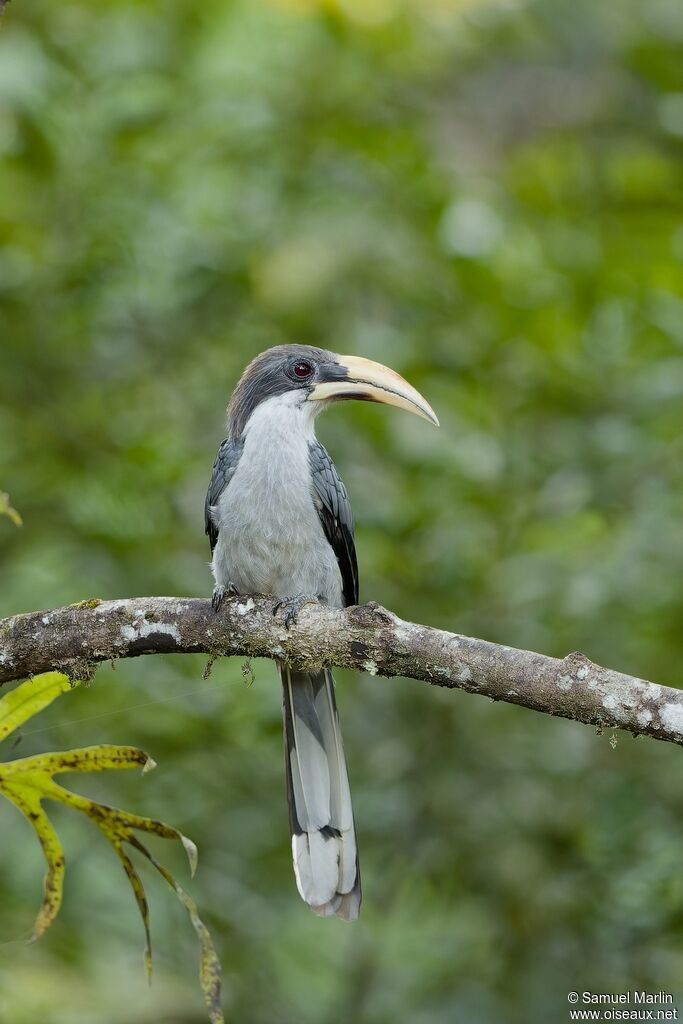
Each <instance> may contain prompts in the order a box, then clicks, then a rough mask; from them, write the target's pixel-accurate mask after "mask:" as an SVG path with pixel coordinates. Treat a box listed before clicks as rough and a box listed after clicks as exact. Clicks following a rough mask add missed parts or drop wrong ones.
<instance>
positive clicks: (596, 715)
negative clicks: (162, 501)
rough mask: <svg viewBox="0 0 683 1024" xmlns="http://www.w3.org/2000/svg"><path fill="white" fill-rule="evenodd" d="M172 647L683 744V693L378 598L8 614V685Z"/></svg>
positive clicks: (0, 627)
mask: <svg viewBox="0 0 683 1024" xmlns="http://www.w3.org/2000/svg"><path fill="white" fill-rule="evenodd" d="M171 653H172V654H182V653H184V654H208V655H210V656H212V657H216V656H219V655H238V656H240V657H245V656H246V657H263V658H277V659H280V660H283V661H289V662H290V663H292V664H297V665H299V666H301V667H306V666H312V665H341V666H345V667H347V668H353V669H359V670H360V671H363V672H368V673H370V674H371V675H379V676H408V677H410V678H412V679H421V680H425V681H426V682H429V683H432V684H434V685H436V686H445V687H450V688H457V689H461V690H466V691H467V692H468V693H479V694H482V695H483V696H486V697H489V698H491V699H493V700H503V701H507V702H508V703H509V704H517V705H520V706H522V707H526V708H530V709H532V710H534V711H540V712H543V713H544V714H547V715H559V716H561V717H562V718H569V719H573V720H574V721H577V722H583V723H585V724H586V725H593V726H598V727H603V728H617V729H625V730H627V731H629V732H631V733H633V734H634V735H647V736H653V737H654V738H655V739H659V740H666V741H668V742H670V743H678V744H683V691H680V690H676V689H674V688H672V687H668V686H660V685H658V684H657V683H649V682H647V681H646V680H643V679H637V678H635V677H633V676H628V675H623V674H622V673H620V672H615V671H612V670H611V669H606V668H601V667H600V666H599V665H595V664H593V662H591V661H589V659H588V658H586V657H585V656H584V655H583V654H578V653H574V654H570V655H568V656H567V657H566V658H563V659H557V658H549V657H546V656H545V655H543V654H536V653H534V652H532V651H522V650H517V649H515V648H514V647H504V646H501V645H499V644H493V643H489V642H488V641H486V640H477V639H473V638H472V637H466V636H461V635H459V634H457V633H446V632H444V631H443V630H440V629H433V628H431V627H429V626H421V625H418V624H416V623H413V622H405V621H403V620H402V619H399V618H398V616H396V615H394V614H393V613H391V612H389V611H386V610H385V609H384V608H381V607H380V606H379V605H376V604H368V605H364V606H360V607H355V608H347V609H344V610H340V609H335V608H328V607H324V606H320V605H312V604H311V605H306V606H305V607H304V608H303V610H302V611H301V613H300V615H299V618H298V621H297V622H296V624H295V625H293V626H292V627H291V629H289V630H287V629H285V627H284V624H283V621H282V617H281V616H278V615H274V614H273V602H272V600H270V599H269V598H264V597H247V598H232V599H230V600H227V601H225V603H224V605H223V608H222V609H221V612H220V613H219V614H215V613H214V611H213V610H212V608H211V603H210V601H205V600H200V599H198V598H177V597H140V598H130V599H126V600H122V601H99V600H91V601H82V602H80V603H79V604H76V605H69V606H67V607H65V608H57V609H55V610H53V611H48V612H32V613H30V614H26V615H15V616H13V617H12V618H9V619H3V620H0V684H2V683H5V682H9V681H10V680H13V679H23V678H25V677H27V676H31V675H35V674H37V673H39V672H46V671H49V670H53V669H54V670H61V671H66V672H68V673H71V674H72V675H74V676H77V677H78V678H83V673H84V671H87V670H88V669H89V670H90V672H91V673H92V671H93V669H94V665H95V664H96V663H97V662H100V661H111V660H116V659H118V658H133V657H136V656H138V655H141V654H171Z"/></svg>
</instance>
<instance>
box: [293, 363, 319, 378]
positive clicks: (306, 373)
mask: <svg viewBox="0 0 683 1024" xmlns="http://www.w3.org/2000/svg"><path fill="white" fill-rule="evenodd" d="M313 372H314V371H313V366H312V364H311V363H309V362H308V360H307V359H297V361H296V362H295V363H293V364H292V376H293V377H294V378H295V379H296V380H308V378H309V377H312V376H313Z"/></svg>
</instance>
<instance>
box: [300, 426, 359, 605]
mask: <svg viewBox="0 0 683 1024" xmlns="http://www.w3.org/2000/svg"><path fill="white" fill-rule="evenodd" d="M309 454H310V461H311V473H312V475H313V499H314V501H315V504H316V508H317V509H318V515H319V516H320V522H321V523H322V527H323V530H324V531H325V536H326V537H327V539H328V541H329V542H330V544H331V545H332V548H333V549H334V553H335V555H336V556H337V562H338V563H339V569H340V572H341V576H342V589H343V593H344V604H345V605H347V606H348V605H351V604H358V562H357V560H356V545H355V544H354V540H353V512H352V511H351V503H350V502H349V496H348V494H347V493H346V488H345V487H344V484H343V483H342V481H341V478H340V476H339V473H338V472H337V470H336V468H335V465H334V463H333V461H332V459H331V458H330V456H329V455H328V453H327V451H326V450H325V448H324V447H323V446H322V445H321V444H320V442H319V441H315V442H313V443H312V444H311V445H310V447H309Z"/></svg>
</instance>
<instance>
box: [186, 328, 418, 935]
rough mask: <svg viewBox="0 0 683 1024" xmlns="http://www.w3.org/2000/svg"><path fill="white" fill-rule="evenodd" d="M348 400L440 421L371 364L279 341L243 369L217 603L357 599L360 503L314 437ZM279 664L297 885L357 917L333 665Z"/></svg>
mask: <svg viewBox="0 0 683 1024" xmlns="http://www.w3.org/2000/svg"><path fill="white" fill-rule="evenodd" d="M346 398H357V399H361V400H363V401H369V402H384V403H385V404H387V405H396V406H399V407H400V408H402V409H407V410H408V411H409V412H413V413H417V415H419V416H422V417H424V418H425V419H427V420H431V421H432V422H433V423H435V424H438V420H437V418H436V415H435V413H434V411H433V410H432V408H431V406H430V405H428V403H427V402H426V401H425V399H424V398H423V397H422V395H420V393H419V392H418V391H416V390H415V388H413V387H411V385H410V384H408V383H407V381H405V380H404V379H403V378H402V377H400V376H399V374H397V373H395V372H394V371H393V370H390V369H388V368H387V367H386V366H382V365H381V364H380V363H374V362H371V361H370V360H368V359H361V358H359V357H357V356H339V355H335V354H334V353H333V352H326V351H325V350H324V349H320V348H313V347H310V346H308V345H279V346H277V347H276V348H271V349H269V350H268V351H266V352H263V353H261V355H259V356H257V357H256V359H254V360H253V362H252V363H250V365H249V366H248V367H247V369H246V370H245V371H244V373H243V375H242V377H241V379H240V381H239V382H238V384H237V387H236V388H235V391H234V393H233V395H232V398H231V400H230V404H229V406H228V437H227V438H226V439H225V441H223V443H222V444H221V446H220V448H219V450H218V455H217V457H216V461H215V463H214V467H213V475H212V477H211V482H210V484H209V490H208V494H207V496H206V507H205V517H206V532H207V534H208V536H209V541H210V544H211V552H212V562H211V567H212V570H213V575H214V578H215V581H216V586H215V590H214V593H213V606H214V608H215V609H216V611H218V610H219V609H220V606H221V602H222V601H223V598H224V597H225V595H226V594H268V595H272V596H273V597H275V598H277V604H276V605H275V613H276V614H283V615H284V623H285V626H287V628H289V626H290V625H291V623H292V622H293V621H295V619H296V616H297V614H298V612H299V611H300V609H301V608H302V606H303V605H304V604H305V603H306V602H307V601H313V600H317V601H322V602H327V603H328V604H330V605H333V606H335V607H345V606H347V605H352V604H357V603H358V566H357V563H356V552H355V547H354V540H353V516H352V513H351V506H350V504H349V499H348V495H347V493H346V488H345V487H344V484H343V483H342V482H341V480H340V478H339V475H338V473H337V470H336V469H335V467H334V463H333V462H332V460H331V458H330V456H329V455H328V454H327V452H326V450H325V449H324V448H323V446H322V445H321V444H320V442H319V441H318V440H316V436H315V431H314V424H315V418H316V416H317V415H318V413H319V412H320V411H321V410H322V409H324V408H326V406H328V405H329V404H330V403H332V402H335V401H338V400H341V399H346ZM278 669H279V673H280V677H281V680H282V685H283V693H284V699H283V715H284V732H285V771H286V777H287V796H288V800H289V820H290V826H291V833H292V854H293V858H294V873H295V876H296V882H297V887H298V889H299V892H300V894H301V896H302V898H303V899H304V900H305V902H306V903H307V904H308V905H309V906H310V908H311V910H313V912H314V913H315V914H318V915H320V916H322V917H328V916H331V915H332V914H337V915H338V916H339V917H342V918H344V919H346V920H347V921H350V920H353V919H354V918H356V917H357V916H358V911H359V908H360V901H361V885H360V872H359V868H358V849H357V845H356V834H355V830H354V822H353V811H352V808H351V794H350V792H349V782H348V777H347V773H346V762H345V759H344V750H343V746H342V739H341V733H340V730H339V718H338V715H337V706H336V701H335V695H334V681H333V679H332V673H331V672H330V671H329V669H326V668H322V669H320V670H319V671H313V672H298V671H296V670H294V669H292V668H290V667H289V666H288V665H286V664H284V663H278Z"/></svg>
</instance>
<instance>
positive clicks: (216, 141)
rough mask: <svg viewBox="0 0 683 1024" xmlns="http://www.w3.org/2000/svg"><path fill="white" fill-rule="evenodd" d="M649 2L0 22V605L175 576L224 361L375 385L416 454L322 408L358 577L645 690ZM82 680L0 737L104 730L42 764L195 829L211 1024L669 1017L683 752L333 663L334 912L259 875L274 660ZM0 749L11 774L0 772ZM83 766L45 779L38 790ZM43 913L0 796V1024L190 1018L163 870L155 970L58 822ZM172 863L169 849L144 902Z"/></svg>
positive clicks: (662, 262) (666, 387)
mask: <svg viewBox="0 0 683 1024" xmlns="http://www.w3.org/2000/svg"><path fill="white" fill-rule="evenodd" d="M682 148H683V8H682V7H681V5H680V3H679V2H678V0H650V2H648V3H647V4H643V3H639V2H637V0H605V2H603V3H600V4H596V3H593V2H588V0H536V2H528V3H524V2H517V3H512V2H510V3H505V4H502V3H490V2H471V3H468V4H462V3H460V4H458V3H454V2H450V3H449V2H448V0H440V2H439V0H423V2H418V0H415V2H414V3H409V2H408V0H404V2H399V0H395V2H392V0H381V2H380V0H372V2H370V0H368V2H367V3H365V4H363V3H352V2H351V0H344V2H342V0H339V3H338V4H334V3H331V2H329V3H327V4H318V3H315V2H314V0H308V3H305V2H303V0H300V3H299V4H294V3H291V4H289V5H285V4H283V5H281V6H278V5H273V4H269V3H266V2H265V0H264V2H256V0H255V2H246V0H243V2H230V0H205V2H204V3H202V4H195V3H191V2H190V0H169V2H167V3H164V4H157V3H152V2H151V0H139V2H134V0H128V2H126V0H100V2H98V3H88V2H86V0H81V2H78V0H64V2H60V3H58V4H55V3H48V2H47V0H34V2H32V3H28V2H26V0H15V2H14V3H13V4H12V5H11V6H10V7H9V8H8V9H7V10H6V12H5V15H4V17H3V20H2V24H1V26H0V154H1V157H0V359H1V364H0V488H2V489H3V490H7V491H9V492H10V494H11V498H12V503H13V504H14V505H15V506H16V508H17V509H18V510H19V511H20V512H21V514H22V517H23V520H24V526H23V528H22V529H21V530H17V529H16V528H15V527H14V526H13V525H12V523H11V522H10V521H9V520H8V519H5V518H3V519H2V520H0V565H1V586H0V614H10V613H13V612H17V611H22V610H29V609H35V608H40V607H50V606H54V605H58V604H62V603H65V602H69V601H77V600H80V599H82V598H86V597H89V596H93V595H97V596H102V597H117V596H131V595H136V594H139V595H143V594H152V593H162V594H164V593H167V594H198V595H201V594H208V593H209V592H210V588H211V581H210V575H209V572H208V569H207V564H206V563H207V559H208V551H207V547H206V544H205V538H204V536H203V532H202V531H203V525H202V503H203V497H204V489H205V486H206V482H207V479H208V474H209V472H210V467H211V463H212V460H213V456H214V452H215V448H216V446H217V444H218V442H219V441H220V439H221V437H222V436H223V435H222V427H223V408H224V406H225V404H226V402H227V397H228V395H229V393H230V390H231V388H232V386H233V383H234V381H235V379H236V377H237V375H238V373H239V371H240V370H241V368H242V367H243V365H244V364H245V363H246V362H247V361H248V360H249V359H250V358H251V357H252V356H253V355H255V354H256V353H257V352H258V351H260V350H261V349H263V348H265V347H267V346H269V345H272V344H276V343H280V342H285V341H294V340H296V341H305V342H311V343H315V344H323V345H325V346H328V347H330V348H332V349H335V350H337V351H341V352H346V351H350V352H355V353H358V354H363V355H366V356H369V357H371V358H374V359H379V360H381V361H383V362H387V363H389V364H391V365H392V366H394V367H395V368H397V369H398V370H400V371H401V372H403V373H404V374H405V375H406V376H407V377H408V378H409V379H410V380H411V381H412V382H414V383H415V384H416V385H417V386H418V387H419V388H420V389H421V390H422V391H423V392H424V393H425V394H426V395H427V397H428V398H429V400H430V401H431V402H432V404H433V405H434V407H435V408H436V409H437V411H438V413H439V415H440V417H441V422H442V427H441V430H440V431H438V432H437V431H434V430H432V429H430V428H429V427H428V426H427V425H426V424H424V423H422V422H421V421H419V420H417V419H414V418H412V417H407V416H403V415H401V414H400V413H398V412H395V411H391V410H386V409H378V408H375V407H365V406H358V407H352V406H351V405H347V406H344V407H343V408H341V407H340V408H337V409H335V410H334V411H332V412H331V413H330V414H329V415H328V417H327V418H326V420H325V422H324V423H323V424H321V434H322V436H323V438H324V440H325V443H326V444H327V445H328V447H329V448H330V450H331V452H332V454H333V457H334V458H335V460H336V462H337V464H338V466H339V468H340V471H341V473H342V475H343V477H344V478H345V481H346V483H347V486H348V488H349V490H350V492H351V496H352V500H353V502H354V507H355V511H356V515H357V519H358V549H359V558H360V564H361V570H362V577H361V579H362V597H363V599H370V598H373V599H375V600H379V601H381V602H383V603H384V604H386V605H388V606H390V607H392V608H393V609H395V610H396V611H397V612H399V613H400V614H402V615H404V616H407V617H414V618H417V619H419V620H421V621H425V622H431V623H433V624H434V625H440V626H444V627H448V628H452V629H457V630H460V631H462V632H468V633H471V634H474V635H477V636H482V637H486V638H488V639H492V640H497V641H501V642H504V643H509V644H513V645H515V646H521V647H524V646H526V647H530V648H533V649H536V650H541V651H544V652H546V653H548V654H556V655H564V654H566V653H568V652H569V651H571V650H574V649H580V650H582V651H584V652H586V653H587V654H588V655H589V656H590V657H592V658H593V659H595V660H598V661H602V662H603V663H607V664H609V665H610V666H612V667H615V668H620V669H624V670H626V671H629V672H632V673H637V674H643V675H645V676H647V677H649V678H654V679H656V680H658V681H660V682H663V683H668V684H673V685H676V684H677V683H679V682H680V680H681V653H682V652H683V636H682V628H681V627H682V622H683V582H682V579H683V433H682V431H681V408H682V406H681V393H682V391H683V294H682V286H681V282H682V280H683V275H682V268H681V263H682V261H683V227H682V226H681V220H680V213H681V199H682V198H683V174H682V172H681V166H682V165H681V150H682ZM203 664H204V663H203V660H202V659H199V658H196V659H195V658H161V657H159V658H153V659H147V660H143V661H139V662H136V663H132V662H131V663H128V664H120V665H117V666H116V670H115V671H114V670H113V668H108V667H105V668H102V669H100V671H99V672H98V674H97V678H96V680H95V682H94V684H93V685H92V686H91V687H90V688H88V689H85V688H82V689H81V690H79V691H76V692H74V693H72V694H68V695H66V696H65V697H64V698H62V699H61V700H60V701H59V702H58V703H57V705H56V706H55V707H53V708H52V709H51V711H50V712H48V713H46V715H44V716H42V717H41V719H40V720H39V721H38V722H37V723H36V725H35V729H33V727H32V728H31V729H29V730H27V732H26V734H25V735H24V737H23V740H22V742H21V744H20V745H19V746H18V747H17V754H20V755H22V756H24V755H28V754H29V753H32V752H36V751H39V750H44V749H49V748H53V749H54V748H63V747H67V746H82V745H85V744H90V743H97V742H111V743H119V742H121V743H133V744H135V745H137V746H140V747H143V748H145V749H146V750H148V751H149V752H150V753H151V754H152V756H153V757H154V758H155V759H156V760H157V761H158V763H159V769H158V770H157V771H156V772H155V773H153V774H152V775H151V776H148V777H145V778H144V780H140V779H139V778H136V779H127V778H126V779H124V778H121V779H118V778H117V779H111V778H109V779H102V778H98V779H91V780H84V781H83V783H82V785H83V787H84V788H83V791H84V792H88V793H89V794H92V795H93V796H96V797H97V798H99V799H104V800H106V801H109V802H112V803H115V804H118V805H121V804H123V805H124V806H126V807H130V808H131V810H137V811H139V812H140V813H146V814H150V815H154V816H155V817H161V818H164V819H165V820H168V821H171V822H173V823H174V824H175V825H177V826H178V827H179V828H180V829H182V831H183V832H185V833H187V834H188V835H190V836H191V837H192V838H193V839H194V840H195V841H196V842H197V843H198V845H199V849H200V868H199V872H198V875H197V877H196V879H195V881H194V883H192V888H191V891H192V892H193V894H194V895H195V896H196V897H197V902H198V903H199V905H200V907H201V909H202V913H203V915H204V917H205V919H206V921H207V923H208V924H209V926H210V927H211V929H212V932H213V934H214V935H215V937H216V939H217V943H218V946H219V949H220V951H221V953H222V958H223V961H224V966H225V972H226V984H225V1005H226V1011H227V1013H228V1015H229V1016H231V1017H232V1019H233V1020H235V1021H240V1022H241V1024H252V1022H259V1024H260V1022H265V1021H268V1022H272V1024H288V1022H290V1021H297V1022H298V1021H301V1022H304V1024H328V1022H329V1024H333V1022H334V1024H336V1022H346V1021H352V1020H353V1021H359V1022H363V1024H385V1022H387V1024H388V1022H392V1024H398V1022H401V1024H403V1022H405V1024H408V1022H410V1024H442V1022H443V1024H446V1022H449V1024H450V1022H467V1024H499V1022H501V1021H502V1022H505V1024H508V1022H509V1024H517V1022H520V1024H522V1022H524V1024H528V1022H531V1024H545V1022H548V1021H553V1022H555V1021H558V1022H559V1021H564V1020H566V1019H567V1003H566V994H567V992H568V991H569V990H570V989H574V988H576V989H579V990H583V989H593V990H595V991H623V990H625V989H628V988H635V987H638V988H648V989H651V990H657V989H660V988H661V989H664V990H667V991H671V992H674V993H677V994H678V995H679V996H682V997H683V982H682V978H683V761H682V760H681V752H680V751H679V750H677V749H675V748H673V747H668V746H665V745H663V744H662V745H658V744H656V743H654V742H650V741H644V740H638V741H634V740H632V739H631V738H630V737H628V736H620V737H619V742H618V744H617V746H616V748H615V749H612V746H611V745H610V742H609V740H610V737H609V736H602V737H596V736H595V734H594V733H593V732H591V731H590V730H588V729H586V728H584V727H582V726H578V725H574V724H571V723H566V722H560V721H553V720H550V719H546V718H542V717H540V716H535V715H533V714H532V713H530V712H526V711H523V710H519V709H515V708H512V707H503V706H499V705H492V704H489V703H488V702H484V701H482V700H479V699H477V698H476V697H471V696H465V695H462V694H457V693H445V692H441V691H438V690H436V689H434V690H430V689H429V688H427V687H425V686H424V685H421V684H417V683H413V682H409V681H400V680H396V681H382V680H377V679H369V678H356V677H353V676H352V675H351V674H349V673H339V677H340V678H339V684H340V685H339V690H340V706H341V714H342V720H343V725H344V734H345V741H346V749H347V753H348V757H349V762H350V766H351V767H350V773H351V782H352V787H353V790H354V795H355V807H356V819H357V824H358V829H359V833H360V842H361V854H362V866H363V872H364V889H365V903H364V912H363V916H362V920H361V922H360V923H359V925H358V926H355V927H347V926H345V925H343V924H342V923H339V922H335V921H321V920H317V919H316V918H314V917H313V916H312V915H310V914H309V913H308V912H307V911H306V909H305V907H304V906H303V904H302V903H301V902H300V900H299V898H298V896H297V894H296V891H295V888H294V882H293V878H292V871H291V864H290V858H289V850H288V833H287V823H286V808H285V798H284V782H283V778H282V765H281V757H282V752H281V737H280V729H281V726H280V695H279V693H278V688H277V683H276V677H275V672H274V670H273V668H272V666H271V665H269V664H267V663H263V664H261V663H259V664H256V665H255V666H254V667H255V671H256V681H255V682H254V684H253V685H252V686H251V687H247V686H246V685H245V682H244V679H243V675H242V672H241V666H240V664H239V663H238V662H235V661H225V662H219V663H217V664H216V665H215V666H214V669H213V673H212V675H211V677H210V679H209V680H208V681H203V680H202V669H203ZM5 756H9V754H7V753H6V754H5ZM79 781H80V780H79ZM55 820H56V822H57V825H58V827H59V829H60V832H61V834H62V836H63V838H64V841H65V846H66V850H67V858H68V865H69V867H68V872H67V883H66V900H65V906H64V909H63V912H62V915H61V917H60V919H59V921H58V922H57V924H56V925H55V927H54V929H53V930H52V931H51V933H50V934H49V935H48V936H46V937H45V939H43V940H42V942H41V943H40V944H39V945H38V946H32V947H26V946H24V945H23V939H24V938H25V937H26V936H27V935H28V934H29V932H30V927H31V923H32V919H33V914H34V911H35V908H36V906H37V902H38V899H39V880H40V877H41V875H42V864H41V859H40V852H39V850H37V849H35V848H34V843H33V839H32V837H31V836H30V833H29V830H28V827H27V826H26V825H25V823H24V822H23V821H22V820H21V819H20V818H19V816H18V815H16V814H15V812H14V811H13V810H12V808H11V807H9V805H7V806H5V807H2V808H0V829H1V830H2V831H1V834H2V843H1V846H0V907H1V908H2V910H1V913H0V942H1V943H2V947H1V955H0V1021H1V1022H2V1024H10V1022H11V1024H35V1021H37V1020H40V1021H41V1022H43V1024H123V1022H125V1024H162V1022H163V1024H194V1022H199V1021H202V1020H203V1019H204V1018H203V1007H202V1005H201V998H200V996H199V993H198V989H197V984H196V950H195V947H194V936H193V935H192V934H191V933H190V931H189V929H188V928H187V927H186V923H185V921H184V919H183V911H182V908H179V907H176V906H174V901H172V900H171V899H169V898H168V897H167V896H166V893H165V892H164V889H163V883H161V884H157V883H156V881H155V880H154V879H153V878H151V877H150V876H149V873H147V874H146V876H145V877H146V879H147V880H148V888H149V890H150V895H151V897H152V925H153V929H154V934H155V937H156V942H155V947H156V954H157V955H156V959H157V974H156V979H155V985H154V987H153V989H152V990H151V991H148V990H147V988H146V985H145V981H144V972H143V970H142V961H141V955H140V936H139V922H138V920H137V917H136V909H135V906H134V904H133V901H132V899H131V898H130V895H129V893H128V891H127V887H126V881H125V878H124V876H123V874H122V872H120V868H119V865H118V864H117V863H116V861H115V859H114V858H113V857H112V856H111V853H110V851H108V850H107V849H106V848H105V846H104V844H95V843H93V842H91V837H90V835H89V833H88V831H87V829H86V827H85V826H84V825H83V823H82V822H80V821H73V820H70V819H69V818H68V817H67V816H64V817H62V816H61V815H60V814H59V812H58V811H57V812H56V813H55ZM181 856H182V855H179V859H178V862H177V864H176V865H175V866H174V870H176V872H177V874H178V877H179V878H182V877H183V866H182V861H181V859H180V858H181Z"/></svg>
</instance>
